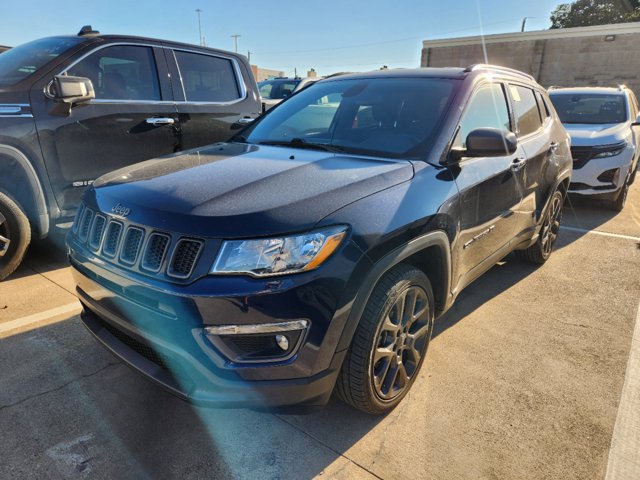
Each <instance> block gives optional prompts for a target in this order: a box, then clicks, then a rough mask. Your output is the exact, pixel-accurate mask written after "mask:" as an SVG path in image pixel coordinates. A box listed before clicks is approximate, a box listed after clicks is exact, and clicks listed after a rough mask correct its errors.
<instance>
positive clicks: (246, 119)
mask: <svg viewBox="0 0 640 480" xmlns="http://www.w3.org/2000/svg"><path fill="white" fill-rule="evenodd" d="M254 120H255V118H251V117H244V118H241V119H239V120H238V123H239V124H240V125H249V124H250V123H251V122H253V121H254Z"/></svg>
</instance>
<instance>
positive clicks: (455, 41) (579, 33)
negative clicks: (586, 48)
mask: <svg viewBox="0 0 640 480" xmlns="http://www.w3.org/2000/svg"><path fill="white" fill-rule="evenodd" d="M627 33H640V22H630V23H615V24H611V25H594V26H591V27H575V28H554V29H549V30H535V31H532V32H515V33H498V34H495V35H475V36H472V37H457V38H444V39H441V40H425V41H424V42H422V46H423V47H424V48H433V47H453V46H458V45H476V44H479V43H483V42H484V43H485V44H486V43H503V42H517V41H527V40H545V39H551V38H572V37H573V38H575V37H592V36H601V35H623V34H627Z"/></svg>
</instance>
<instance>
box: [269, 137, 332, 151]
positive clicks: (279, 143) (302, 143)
mask: <svg viewBox="0 0 640 480" xmlns="http://www.w3.org/2000/svg"><path fill="white" fill-rule="evenodd" d="M258 145H272V146H276V147H292V148H304V149H307V150H322V151H323V152H334V153H343V152H344V148H342V147H338V146H335V145H328V144H326V143H309V142H307V141H306V140H304V139H303V138H297V137H296V138H292V139H291V140H289V141H283V140H265V141H263V142H258Z"/></svg>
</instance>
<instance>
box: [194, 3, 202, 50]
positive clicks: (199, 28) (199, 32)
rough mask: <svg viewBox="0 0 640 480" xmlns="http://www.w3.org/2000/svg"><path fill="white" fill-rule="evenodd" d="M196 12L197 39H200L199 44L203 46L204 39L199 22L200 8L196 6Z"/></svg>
mask: <svg viewBox="0 0 640 480" xmlns="http://www.w3.org/2000/svg"><path fill="white" fill-rule="evenodd" d="M196 13H197V14H198V35H199V38H198V40H199V41H200V46H201V47H204V41H203V40H202V24H201V23H200V14H201V13H202V10H200V9H199V8H196Z"/></svg>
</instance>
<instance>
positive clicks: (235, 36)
mask: <svg viewBox="0 0 640 480" xmlns="http://www.w3.org/2000/svg"><path fill="white" fill-rule="evenodd" d="M241 36H242V35H237V34H236V35H231V38H233V39H234V40H235V42H236V53H238V38H240V37H241Z"/></svg>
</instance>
